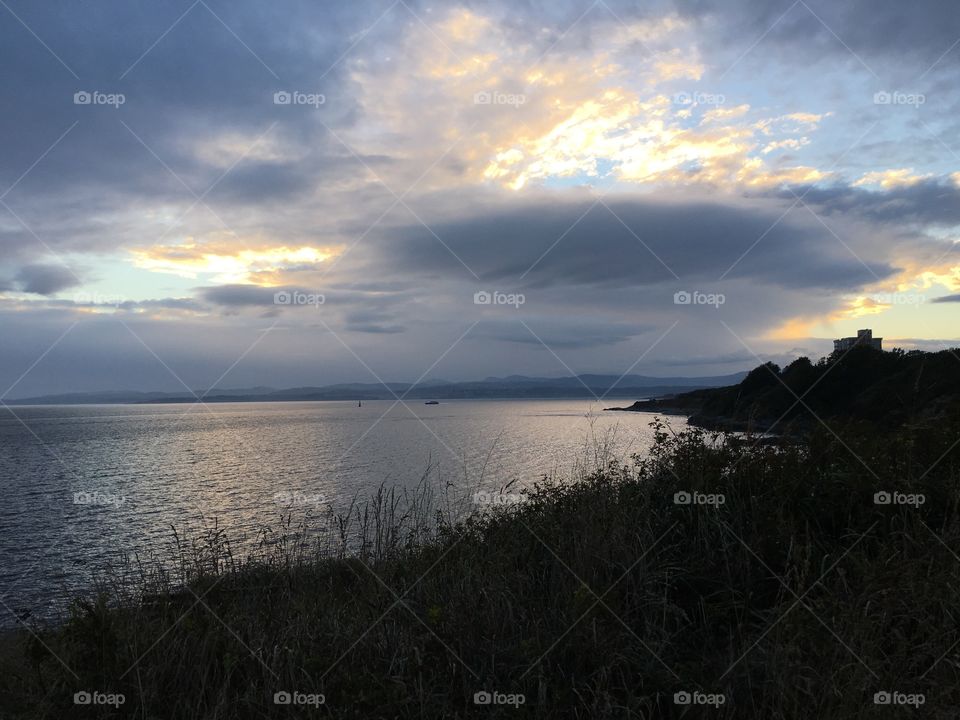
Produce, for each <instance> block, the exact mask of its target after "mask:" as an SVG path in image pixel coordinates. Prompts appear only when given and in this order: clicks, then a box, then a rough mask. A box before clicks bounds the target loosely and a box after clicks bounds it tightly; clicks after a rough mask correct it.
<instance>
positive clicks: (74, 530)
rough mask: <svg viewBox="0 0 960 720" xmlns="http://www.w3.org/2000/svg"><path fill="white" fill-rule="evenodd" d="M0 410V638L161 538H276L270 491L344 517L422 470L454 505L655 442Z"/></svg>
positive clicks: (193, 408) (290, 411)
mask: <svg viewBox="0 0 960 720" xmlns="http://www.w3.org/2000/svg"><path fill="white" fill-rule="evenodd" d="M622 403H623V401H611V402H610V403H609V404H622ZM0 412H2V413H3V414H2V415H0V488H2V490H3V499H4V502H3V503H2V504H0V553H2V557H3V562H2V564H0V601H2V604H0V616H2V617H0V625H9V624H10V621H12V619H13V613H14V612H18V613H19V612H24V611H26V610H29V611H30V612H32V613H33V614H34V615H43V614H49V612H50V609H51V608H53V607H58V606H62V601H63V598H65V597H68V596H69V595H70V594H71V593H73V592H75V591H76V590H77V589H79V588H82V587H85V586H87V585H88V584H89V582H90V579H91V577H92V576H93V574H94V573H96V572H97V571H98V570H100V569H102V568H103V567H105V566H106V565H107V564H108V563H111V562H113V561H114V560H115V559H116V558H118V557H119V556H121V555H122V554H124V553H126V554H127V555H128V556H130V555H132V554H133V553H135V552H139V553H144V552H147V551H150V550H153V551H155V552H160V553H163V552H166V548H167V547H168V545H169V543H170V542H171V539H172V536H173V533H172V530H171V527H176V528H178V529H181V530H183V529H196V528H209V527H211V526H212V525H213V524H214V523H216V525H217V527H219V528H223V529H224V530H225V531H226V533H227V534H228V535H229V536H230V537H231V538H233V539H235V540H237V541H238V542H240V544H241V545H242V540H243V539H244V538H246V539H247V540H248V541H249V539H250V538H253V537H255V536H256V534H257V531H258V529H260V528H262V527H263V526H265V525H275V524H276V521H277V518H278V515H279V514H280V512H281V511H282V510H283V508H282V507H281V506H278V503H277V501H276V499H277V493H287V495H286V496H285V497H289V498H292V499H297V500H299V501H301V502H302V503H304V504H305V505H309V504H311V503H313V502H314V501H317V502H318V503H319V502H322V503H323V504H324V507H326V506H327V505H329V506H332V507H333V508H334V509H340V508H343V507H345V506H346V505H347V504H348V503H349V502H350V500H351V499H352V498H354V497H355V496H357V495H358V494H359V496H360V497H361V498H362V497H364V496H365V495H366V494H368V493H369V492H370V491H371V490H372V489H374V488H376V487H377V486H379V485H380V484H381V483H384V482H385V483H387V484H388V485H401V486H406V487H411V486H413V485H415V484H416V483H417V481H418V480H419V479H420V478H421V477H422V476H423V474H424V472H425V470H426V468H427V467H428V466H431V465H432V466H433V467H434V473H433V474H432V475H431V478H432V480H431V481H432V482H437V483H443V484H444V485H446V484H447V483H452V486H453V488H454V489H455V490H456V491H459V492H462V493H463V494H467V493H472V492H473V491H475V490H476V489H478V488H490V489H496V488H499V487H501V486H502V485H504V484H506V483H507V482H510V481H511V480H515V481H516V482H517V484H518V485H531V484H532V483H533V482H535V481H536V480H538V479H539V478H540V477H542V476H543V475H544V474H558V475H562V476H570V475H571V474H572V473H574V472H575V471H576V469H577V467H578V466H584V465H586V466H590V465H591V464H592V462H593V455H594V452H595V449H596V448H597V447H598V446H603V445H608V446H609V447H611V448H612V450H613V452H614V453H615V454H617V455H619V456H622V457H627V456H628V455H629V454H630V453H633V452H643V451H645V450H646V449H647V448H648V447H649V445H650V442H651V437H652V433H651V431H650V428H649V427H648V423H649V422H650V421H651V420H652V416H650V415H648V414H646V413H603V412H602V411H601V406H600V405H598V404H597V403H593V402H588V401H582V400H503V401H495V400H461V401H445V402H443V403H442V404H440V405H423V404H421V403H413V402H410V403H409V406H404V405H394V403H393V402H392V401H371V402H366V403H364V405H363V407H357V406H356V404H355V403H352V402H342V403H341V402H315V403H231V404H219V405H217V404H215V405H211V406H207V407H203V406H198V405H189V406H188V405H98V406H55V407H14V408H11V409H7V410H0ZM13 413H16V415H14V414H13ZM670 423H671V425H672V426H673V427H675V428H679V427H682V426H684V425H685V423H684V421H683V420H682V419H681V418H671V420H670ZM78 501H79V502H78ZM298 509H300V508H298Z"/></svg>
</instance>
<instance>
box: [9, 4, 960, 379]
mask: <svg viewBox="0 0 960 720" xmlns="http://www.w3.org/2000/svg"><path fill="white" fill-rule="evenodd" d="M0 17H2V18H3V20H2V22H0V56H2V59H3V63H2V64H0V73H2V75H3V79H4V88H5V93H6V97H7V99H8V102H7V103H6V105H5V112H4V113H3V115H2V116H0V138H2V140H0V142H2V144H3V157H4V163H2V165H0V257H2V260H0V263H2V264H0V333H2V336H3V337H5V338H15V342H10V343H4V344H3V347H2V350H0V384H4V383H5V385H4V388H5V387H6V386H9V385H11V384H13V383H14V382H16V383H17V384H16V386H15V387H14V388H12V389H11V390H10V391H8V393H10V394H11V396H17V395H21V396H22V395H28V394H38V393H42V392H48V391H49V392H53V391H65V390H83V389H108V388H119V387H136V388H144V389H150V388H157V389H174V390H175V389H182V385H183V384H187V385H190V386H192V387H209V386H210V384H211V383H213V382H218V381H219V382H228V384H230V385H232V386H238V385H243V384H250V385H262V384H273V385H297V384H317V383H324V382H338V381H349V380H375V379H376V378H383V379H386V380H405V379H406V380H410V379H415V378H416V377H419V376H420V375H421V374H422V373H424V372H426V371H429V372H430V374H431V375H432V376H434V377H437V376H441V377H448V378H450V379H466V378H472V377H482V376H488V375H505V374H512V373H527V374H535V375H544V374H562V373H566V372H569V371H571V370H574V371H583V372H618V371H619V372H623V371H625V370H627V369H628V368H630V369H631V370H632V371H633V372H644V371H645V372H650V373H653V374H656V373H657V372H660V373H668V374H676V373H675V372H674V370H676V371H677V372H679V371H681V370H682V371H683V372H689V373H690V374H701V373H713V372H729V371H731V370H732V369H739V368H741V367H743V368H745V367H748V366H750V365H752V364H754V363H755V362H756V360H757V358H758V357H759V358H763V359H767V358H771V359H780V358H785V357H787V356H789V354H790V353H792V352H794V351H797V352H804V353H806V354H812V355H816V354H819V353H823V352H826V351H828V350H829V348H830V347H831V345H830V342H829V341H830V338H831V337H833V336H840V335H849V334H851V333H852V332H853V331H855V330H856V329H857V327H859V326H866V325H870V326H873V327H874V328H876V329H877V330H878V331H879V332H880V333H881V334H882V335H883V336H884V337H885V338H886V341H887V343H888V344H889V343H890V342H897V339H898V338H899V339H901V340H900V342H901V343H902V344H903V345H904V346H906V347H920V346H924V345H925V344H930V343H933V344H934V345H936V344H938V343H941V342H945V341H948V340H952V339H955V335H956V332H955V328H956V322H955V312H956V310H955V308H956V302H955V298H956V296H957V292H958V290H960V261H958V258H957V249H956V242H957V227H958V224H960V210H958V208H960V202H958V200H960V167H958V165H960V156H958V154H957V153H958V152H960V147H955V146H956V142H955V138H956V137H958V136H960V133H958V130H960V127H958V123H957V121H956V117H958V114H957V110H958V106H960V95H958V93H957V92H956V90H955V88H954V82H953V80H954V78H955V76H956V70H957V67H958V63H960V44H958V43H957V40H958V38H960V15H957V13H955V12H954V10H953V8H952V6H951V5H950V4H949V3H946V2H941V1H940V0H926V1H925V2H920V3H915V4H913V5H903V4H901V3H891V2H865V1H864V2H859V1H857V2H851V3H841V4H838V3H832V2H827V1H826V0H809V1H804V0H800V1H798V2H787V1H783V2H771V3H766V4H764V5H763V7H757V6H756V4H755V3H746V2H739V1H738V2H733V3H726V2H725V3H719V2H713V1H712V0H674V1H672V2H669V1H666V0H664V1H663V2H659V3H644V4H642V6H640V5H638V4H636V3H628V2H621V1H619V0H603V1H601V2H596V3H592V4H591V3H589V2H586V3H581V2H560V3H539V2H530V3H522V4H517V3H503V2H463V3H460V4H449V3H444V4H430V3H426V2H415V1H409V2H408V1H406V0H403V1H401V2H397V3H388V2H384V3H379V2H360V3H351V4H317V3H310V2H305V1H303V2H300V1H295V0H290V1H289V2H284V3H281V4H279V5H276V4H275V5H271V6H269V7H268V6H266V5H263V4H262V3H253V2H230V3H228V2H224V1H223V0H201V1H200V2H189V1H186V0H185V1H184V2H177V3H166V4H156V3H145V2H136V3H130V2H105V3H97V4H94V5H89V4H84V5H78V4H76V3H70V2H49V3H39V4H38V3H30V2H26V1H25V0H8V2H7V3H6V4H5V5H4V6H3V7H2V8H0ZM687 299H689V301H688V302H684V301H685V300H687ZM51 346H53V349H50V348H51ZM47 351H49V352H47ZM45 352H46V353H47V354H46V355H44V353H45ZM40 356H43V359H42V360H41V361H40V362H38V363H36V365H35V366H34V367H33V368H32V369H31V370H30V372H29V373H27V374H26V375H25V376H23V377H22V378H21V379H20V380H18V378H20V376H21V375H22V374H23V373H24V371H25V370H27V369H28V368H30V367H31V365H32V364H33V363H34V361H36V359H37V358H38V357H40ZM238 358H242V359H241V360H240V361H239V362H237V360H238ZM671 368H672V369H673V370H671ZM225 371H229V372H228V374H227V376H226V377H221V376H222V375H223V373H224V372H225ZM4 388H0V389H4ZM4 395H6V394H3V395H0V397H2V396H4Z"/></svg>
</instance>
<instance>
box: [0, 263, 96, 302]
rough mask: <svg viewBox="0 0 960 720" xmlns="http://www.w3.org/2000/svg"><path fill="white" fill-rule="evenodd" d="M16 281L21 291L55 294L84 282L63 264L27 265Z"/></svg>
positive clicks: (18, 274) (21, 269)
mask: <svg viewBox="0 0 960 720" xmlns="http://www.w3.org/2000/svg"><path fill="white" fill-rule="evenodd" d="M14 281H15V284H16V286H17V287H18V288H19V289H20V290H21V291H23V292H27V293H34V294H36V295H54V294H56V293H58V292H60V291H61V290H66V289H67V288H71V287H76V286H78V285H81V284H82V281H81V280H80V279H79V278H78V277H77V275H76V274H75V273H74V272H73V271H72V270H70V269H69V268H67V267H65V266H63V265H25V266H24V267H22V268H20V272H18V273H17V275H16V277H15V278H14Z"/></svg>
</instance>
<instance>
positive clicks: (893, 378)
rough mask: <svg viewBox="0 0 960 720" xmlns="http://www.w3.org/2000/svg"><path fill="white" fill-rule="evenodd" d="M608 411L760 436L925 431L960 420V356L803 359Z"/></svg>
mask: <svg viewBox="0 0 960 720" xmlns="http://www.w3.org/2000/svg"><path fill="white" fill-rule="evenodd" d="M609 409H610V410H633V411H643V412H662V413H671V414H685V415H689V416H690V422H691V423H692V424H694V425H698V426H700V427H706V428H715V429H732V430H753V431H757V432H762V431H766V430H770V429H774V430H776V431H777V432H783V433H787V432H802V431H805V430H809V429H810V428H812V427H814V426H815V425H818V424H819V423H820V421H831V420H832V421H845V422H868V423H870V424H875V425H878V426H881V427H887V428H893V427H898V426H901V425H904V424H916V425H927V424H930V423H935V422H942V421H947V420H956V419H958V418H960V353H958V352H957V351H956V350H944V351H941V352H936V353H926V352H920V351H911V352H904V351H902V350H893V351H891V352H879V351H877V350H873V349H870V348H866V347H858V348H855V349H853V350H851V351H849V352H847V353H844V354H842V355H832V356H830V357H827V358H823V359H822V360H820V361H819V362H817V363H816V364H814V363H812V362H811V361H810V360H809V358H805V357H801V358H798V359H797V360H794V361H793V362H792V363H790V364H789V365H788V366H787V367H785V368H783V369H781V368H780V367H778V366H777V365H776V364H774V363H766V364H764V365H760V366H759V367H757V368H754V369H753V370H752V371H750V373H748V374H747V377H745V378H744V379H743V380H742V381H741V382H740V383H739V384H737V385H732V386H730V387H723V388H714V389H702V390H695V391H693V392H688V393H682V394H679V395H675V396H673V397H669V398H662V399H659V400H648V401H639V402H637V403H634V404H633V405H632V406H630V407H628V408H609ZM818 418H819V420H818Z"/></svg>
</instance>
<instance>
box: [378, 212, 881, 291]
mask: <svg viewBox="0 0 960 720" xmlns="http://www.w3.org/2000/svg"><path fill="white" fill-rule="evenodd" d="M785 209H787V207H786V206H784V205H781V204H779V203H770V204H766V205H761V204H758V203H752V204H741V203H738V202H728V203H721V202H717V201H713V200H707V199H697V200H693V199H689V200H678V199H675V198H669V197H664V196H651V195H645V196H617V197H611V198H608V199H607V200H606V201H604V203H602V204H599V203H598V204H594V202H593V201H591V200H590V199H589V198H581V199H574V197H567V198H564V199H563V200H560V199H558V198H553V199H545V198H536V199H533V198H531V199H530V200H529V201H524V202H513V203H502V204H500V205H497V206H494V207H487V208H484V209H483V211H482V212H480V213H477V214H473V215H470V216H463V217H458V218H455V219H450V220H446V219H441V220H436V221H434V220H432V219H431V220H428V221H427V222H428V224H429V227H430V229H429V230H428V229H426V228H424V227H423V226H422V225H408V226H406V227H400V228H392V229H391V230H390V231H389V232H386V231H384V232H382V233H381V236H382V242H381V251H382V252H383V257H384V259H385V261H386V264H387V265H389V266H393V267H399V268H403V269H405V270H410V271H412V270H413V269H414V268H419V269H420V270H421V271H423V270H431V271H434V272H453V271H456V272H461V271H462V270H463V265H466V267H467V268H470V269H471V270H473V272H475V273H477V275H478V276H479V277H480V279H481V280H482V281H485V282H492V281H496V282H499V283H501V284H502V285H504V289H505V290H506V289H510V288H523V287H531V288H532V287H548V286H567V287H576V286H578V285H598V286H606V287H611V288H614V287H629V286H643V285H651V284H661V285H662V284H668V285H683V284H686V283H690V282H693V281H700V282H704V281H706V282H712V283H714V284H716V283H719V282H720V281H721V280H722V279H723V278H725V277H730V278H748V279H750V280H752V281H754V282H758V283H766V284H770V285H775V286H779V287H782V288H797V289H810V290H813V289H828V290H849V289H854V288H858V287H861V286H863V285H865V284H868V283H871V282H873V281H875V280H876V279H878V278H884V277H891V276H892V275H893V274H894V273H895V272H896V268H895V267H894V266H893V265H891V264H890V262H889V253H890V248H891V247H892V245H893V244H894V242H895V241H894V239H893V238H891V237H887V238H886V239H884V238H883V236H882V235H881V236H877V235H870V234H868V233H867V232H866V231H865V230H864V229H863V228H853V227H851V228H850V230H851V231H852V232H853V233H854V234H853V236H852V237H849V238H848V239H847V242H848V247H849V248H851V249H845V248H844V247H843V245H842V244H841V243H839V242H838V241H837V240H836V239H835V238H834V237H833V236H832V235H831V234H830V233H829V232H828V231H827V230H826V229H825V228H824V227H823V226H822V225H821V224H820V223H818V222H817V221H816V219H815V218H813V217H811V216H810V215H809V213H807V212H805V211H799V212H797V211H792V212H788V213H787V214H786V215H784V210H785ZM781 215H784V217H782V218H781V217H780V216H781ZM778 218H779V219H778ZM434 233H435V234H436V236H434ZM437 238H439V239H440V240H442V241H443V243H444V244H445V246H446V247H444V245H441V243H440V241H438V239H437ZM884 240H885V242H884ZM461 261H462V263H463V265H461Z"/></svg>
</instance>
